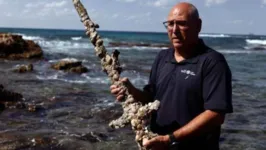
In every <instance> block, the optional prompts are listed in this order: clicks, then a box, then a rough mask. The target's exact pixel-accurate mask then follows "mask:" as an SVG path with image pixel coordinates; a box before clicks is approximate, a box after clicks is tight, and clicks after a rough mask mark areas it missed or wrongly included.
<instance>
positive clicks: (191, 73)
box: [181, 69, 196, 80]
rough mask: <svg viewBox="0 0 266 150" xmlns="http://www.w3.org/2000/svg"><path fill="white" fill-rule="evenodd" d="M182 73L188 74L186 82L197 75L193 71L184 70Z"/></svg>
mask: <svg viewBox="0 0 266 150" xmlns="http://www.w3.org/2000/svg"><path fill="white" fill-rule="evenodd" d="M181 73H184V74H187V76H186V77H185V80H186V79H188V78H189V77H190V76H195V75H196V74H195V73H194V72H193V71H190V70H186V69H183V70H181Z"/></svg>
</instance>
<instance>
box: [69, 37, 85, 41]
mask: <svg viewBox="0 0 266 150" xmlns="http://www.w3.org/2000/svg"><path fill="white" fill-rule="evenodd" d="M71 39H72V40H73V41H79V40H81V39H82V37H81V36H79V37H72V38H71Z"/></svg>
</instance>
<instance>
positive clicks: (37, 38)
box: [13, 33, 44, 41]
mask: <svg viewBox="0 0 266 150" xmlns="http://www.w3.org/2000/svg"><path fill="white" fill-rule="evenodd" d="M13 34H16V35H21V36H22V38H23V39H24V40H33V41H38V40H44V39H43V38H42V37H40V36H28V35H26V34H22V33H13Z"/></svg>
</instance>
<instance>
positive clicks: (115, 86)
mask: <svg viewBox="0 0 266 150" xmlns="http://www.w3.org/2000/svg"><path fill="white" fill-rule="evenodd" d="M116 88H118V86H117V85H111V86H110V90H112V89H116Z"/></svg>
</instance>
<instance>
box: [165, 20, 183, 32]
mask: <svg viewBox="0 0 266 150" xmlns="http://www.w3.org/2000/svg"><path fill="white" fill-rule="evenodd" d="M169 22H173V23H174V24H173V26H172V27H171V29H172V28H173V27H174V25H175V24H176V25H178V27H179V28H180V26H182V25H180V24H178V23H177V22H183V23H185V24H184V25H183V27H188V25H187V21H183V20H168V21H164V22H163V25H164V27H165V28H166V29H167V30H169V29H170V28H169V25H166V24H167V23H169Z"/></svg>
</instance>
